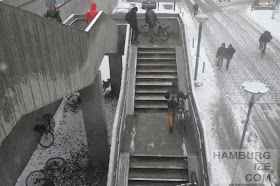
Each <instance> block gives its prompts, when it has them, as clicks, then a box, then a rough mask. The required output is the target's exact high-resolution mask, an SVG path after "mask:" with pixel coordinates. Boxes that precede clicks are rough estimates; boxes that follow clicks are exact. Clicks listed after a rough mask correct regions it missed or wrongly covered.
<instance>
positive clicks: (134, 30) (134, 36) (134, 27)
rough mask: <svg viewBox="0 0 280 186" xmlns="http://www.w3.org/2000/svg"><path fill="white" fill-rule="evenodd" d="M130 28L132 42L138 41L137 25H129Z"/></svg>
mask: <svg viewBox="0 0 280 186" xmlns="http://www.w3.org/2000/svg"><path fill="white" fill-rule="evenodd" d="M131 28H132V41H138V34H139V30H138V26H137V25H131Z"/></svg>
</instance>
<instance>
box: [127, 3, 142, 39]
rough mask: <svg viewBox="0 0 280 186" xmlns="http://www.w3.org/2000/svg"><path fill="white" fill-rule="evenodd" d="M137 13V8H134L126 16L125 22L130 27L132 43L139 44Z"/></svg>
mask: <svg viewBox="0 0 280 186" xmlns="http://www.w3.org/2000/svg"><path fill="white" fill-rule="evenodd" d="M137 11H138V8H137V7H134V8H132V9H131V10H130V11H129V12H128V13H127V14H126V15H125V20H126V21H127V22H128V23H129V24H130V27H131V29H132V42H133V43H134V42H136V43H139V41H138V34H139V30H138V21H137Z"/></svg>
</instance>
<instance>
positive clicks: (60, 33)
mask: <svg viewBox="0 0 280 186" xmlns="http://www.w3.org/2000/svg"><path fill="white" fill-rule="evenodd" d="M91 26H92V28H93V29H90V30H89V31H88V32H86V31H83V30H79V29H77V28H73V27H70V26H67V25H63V24H61V23H59V22H56V21H53V20H50V19H45V18H42V17H40V16H38V15H36V14H33V13H30V12H27V11H23V10H20V9H18V8H15V7H12V6H10V5H7V4H4V3H1V2H0V33H1V34H0V62H1V63H3V64H6V65H7V69H6V70H5V71H0V87H1V89H0V143H1V142H2V141H3V140H4V139H5V137H6V136H8V134H9V133H10V132H11V131H12V129H13V127H14V126H15V125H16V123H17V122H18V121H19V120H20V119H21V117H22V116H23V115H25V114H28V113H31V112H33V111H34V110H37V109H39V108H41V107H43V106H45V105H48V104H50V103H53V102H55V101H57V100H59V99H61V98H62V97H64V96H66V95H68V94H70V93H72V92H74V91H77V90H80V89H82V88H84V87H86V86H89V85H90V84H92V83H93V81H94V77H95V75H96V73H97V71H98V68H99V66H100V63H101V61H102V58H103V56H104V54H105V53H118V46H117V43H118V28H117V25H116V24H115V22H114V21H112V20H111V19H110V18H109V17H108V16H107V15H106V14H105V13H102V12H100V13H99V14H98V16H97V17H96V19H95V20H94V21H93V22H92V23H91Z"/></svg>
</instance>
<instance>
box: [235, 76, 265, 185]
mask: <svg viewBox="0 0 280 186" xmlns="http://www.w3.org/2000/svg"><path fill="white" fill-rule="evenodd" d="M242 87H243V89H244V90H245V92H246V95H247V97H248V99H249V109H248V113H247V117H246V122H245V125H244V129H243V134H242V137H241V141H240V145H239V151H240V150H241V149H242V147H243V143H244V138H245V134H246V131H247V127H248V123H249V119H250V114H251V111H252V107H253V105H254V103H256V101H258V100H259V99H260V98H261V97H262V96H263V95H264V94H266V93H267V92H268V91H269V88H267V87H266V85H265V84H263V83H260V82H256V81H255V82H244V83H242ZM237 165H238V161H237V162H236V164H235V167H234V172H233V177H232V180H231V182H232V184H233V183H234V180H235V172H236V169H237Z"/></svg>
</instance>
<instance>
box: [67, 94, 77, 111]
mask: <svg viewBox="0 0 280 186" xmlns="http://www.w3.org/2000/svg"><path fill="white" fill-rule="evenodd" d="M66 98H67V100H66V103H65V105H64V112H69V111H70V112H75V111H76V110H77V108H78V107H80V106H81V97H80V96H79V95H78V94H77V93H75V94H71V95H70V96H68V97H66Z"/></svg>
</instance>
